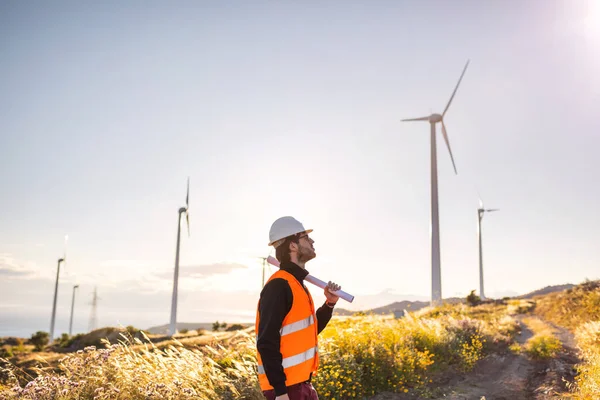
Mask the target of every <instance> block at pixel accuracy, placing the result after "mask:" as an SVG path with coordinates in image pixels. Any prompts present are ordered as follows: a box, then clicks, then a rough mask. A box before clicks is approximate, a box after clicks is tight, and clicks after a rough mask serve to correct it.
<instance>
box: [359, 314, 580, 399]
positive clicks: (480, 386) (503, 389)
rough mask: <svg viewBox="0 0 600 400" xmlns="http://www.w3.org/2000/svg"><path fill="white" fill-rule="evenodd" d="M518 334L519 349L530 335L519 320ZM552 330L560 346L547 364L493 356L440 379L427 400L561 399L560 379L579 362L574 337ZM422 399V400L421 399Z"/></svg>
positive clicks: (568, 375) (515, 356)
mask: <svg viewBox="0 0 600 400" xmlns="http://www.w3.org/2000/svg"><path fill="white" fill-rule="evenodd" d="M519 324H520V326H521V332H520V333H519V335H518V336H517V338H516V341H517V343H519V344H520V345H521V346H523V345H524V344H525V342H527V340H528V339H529V338H531V337H532V336H533V331H532V330H531V329H530V328H529V327H528V326H527V325H526V324H525V323H524V322H523V320H522V318H519ZM554 328H555V331H556V332H555V334H556V336H557V337H558V338H559V339H560V340H561V341H562V343H563V346H564V347H563V350H562V351H561V352H560V354H559V355H558V356H557V357H556V358H554V359H551V360H549V361H534V360H532V359H531V358H530V357H528V356H527V355H526V354H524V353H520V354H515V353H513V352H509V351H507V352H506V353H504V354H492V355H490V356H488V357H486V358H485V359H483V360H481V361H480V362H479V363H477V365H476V366H475V368H474V370H473V371H472V372H470V373H468V374H465V375H457V374H454V375H453V376H447V377H441V378H440V379H439V381H438V382H436V388H435V389H434V390H432V392H433V393H435V394H432V395H431V396H429V397H427V398H429V399H449V400H481V399H485V400H550V399H558V398H561V397H559V396H558V393H561V392H564V391H566V385H565V382H564V381H563V379H562V378H563V377H564V378H565V379H567V381H572V380H573V377H574V375H575V371H574V370H573V366H574V364H576V363H578V362H579V359H578V358H577V351H576V350H575V347H574V340H573V335H572V334H571V333H570V332H569V331H568V330H566V329H561V328H558V327H554ZM416 398H417V397H414V396H407V395H401V394H394V393H383V394H380V395H378V396H376V397H374V398H372V399H371V400H414V399H416ZM420 398H424V397H420Z"/></svg>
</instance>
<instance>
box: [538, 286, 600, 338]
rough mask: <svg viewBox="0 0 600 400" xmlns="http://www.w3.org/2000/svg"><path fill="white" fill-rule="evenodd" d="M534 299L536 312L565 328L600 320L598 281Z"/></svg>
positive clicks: (599, 288) (574, 327) (599, 287)
mask: <svg viewBox="0 0 600 400" xmlns="http://www.w3.org/2000/svg"><path fill="white" fill-rule="evenodd" d="M536 300H537V305H536V308H535V312H536V314H539V315H540V316H542V317H543V318H544V319H546V320H548V321H551V322H554V323H555V324H557V325H561V326H564V327H566V328H570V329H573V330H574V329H577V328H578V327H579V326H580V325H581V324H584V323H587V322H590V321H600V281H587V282H585V283H582V284H581V285H578V286H575V287H574V288H572V289H568V290H565V291H562V292H558V293H552V294H549V295H546V296H543V297H539V298H537V299H536Z"/></svg>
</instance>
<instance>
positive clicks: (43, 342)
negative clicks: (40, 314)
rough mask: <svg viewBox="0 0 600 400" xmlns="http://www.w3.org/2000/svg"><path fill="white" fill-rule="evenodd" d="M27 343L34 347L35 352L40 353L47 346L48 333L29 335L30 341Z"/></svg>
mask: <svg viewBox="0 0 600 400" xmlns="http://www.w3.org/2000/svg"><path fill="white" fill-rule="evenodd" d="M29 341H30V342H31V344H33V345H34V346H35V350H36V351H42V350H44V347H46V346H47V345H48V342H49V341H50V335H49V334H48V332H42V331H37V332H36V333H34V334H33V335H31V339H30V340H29Z"/></svg>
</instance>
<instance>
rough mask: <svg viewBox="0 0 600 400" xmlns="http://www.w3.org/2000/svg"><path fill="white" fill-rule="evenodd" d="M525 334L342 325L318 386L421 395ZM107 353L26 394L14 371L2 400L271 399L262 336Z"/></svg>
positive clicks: (84, 358) (505, 320)
mask: <svg viewBox="0 0 600 400" xmlns="http://www.w3.org/2000/svg"><path fill="white" fill-rule="evenodd" d="M516 331H517V323H516V321H515V320H514V319H513V318H512V317H510V316H508V315H507V308H506V307H505V306H491V305H482V306H478V307H466V306H464V305H457V306H445V307H442V308H441V309H440V310H437V311H436V310H435V309H434V310H431V309H430V310H425V311H422V312H420V313H416V314H409V316H408V317H406V318H403V319H398V320H397V319H393V318H386V317H374V316H365V317H350V318H344V319H335V318H334V319H333V320H332V321H331V322H330V325H329V326H328V327H327V329H326V330H325V331H324V332H323V333H322V334H321V336H320V346H319V350H320V354H321V367H320V369H319V372H318V373H317V375H316V377H315V378H314V380H313V382H314V385H315V387H316V389H317V391H318V392H319V394H320V395H321V397H323V398H328V399H333V398H343V399H362V398H364V397H366V396H370V395H373V394H376V393H379V392H382V391H394V392H409V391H410V392H416V393H418V392H419V390H421V389H423V388H425V387H426V385H427V384H428V382H429V379H430V378H431V377H432V376H433V374H435V373H437V372H441V371H445V370H448V369H455V370H457V371H469V370H470V369H472V368H473V367H474V365H475V364H476V363H477V361H478V360H479V359H481V358H482V357H483V356H484V355H485V354H486V353H488V352H490V351H493V349H495V348H496V347H495V346H498V345H500V344H505V345H507V344H509V343H510V342H511V337H512V336H513V335H514V333H515V332H516ZM182 341H184V340H182ZM105 344H106V345H107V348H106V349H95V348H93V347H89V348H86V349H85V350H83V351H79V352H77V353H73V354H70V355H67V356H66V357H64V358H63V359H62V360H61V361H60V363H59V364H58V369H57V370H53V369H45V370H41V369H40V370H39V371H37V372H38V374H39V375H38V376H37V377H36V378H35V379H33V380H31V381H30V382H29V383H27V384H26V385H19V384H18V382H17V380H16V377H15V375H16V373H17V372H18V371H15V370H14V368H12V367H10V366H8V367H6V368H5V369H4V375H5V377H4V380H3V381H4V386H1V385H0V399H9V400H13V399H36V400H38V399H39V400H46V399H48V400H49V399H57V400H65V399H159V398H160V399H185V398H190V399H191V398H194V399H211V400H212V399H249V400H254V399H257V400H258V399H262V394H261V392H260V390H259V387H258V383H257V378H256V355H255V354H256V353H255V342H254V336H253V332H241V331H240V332H237V333H235V334H233V336H230V337H229V338H228V339H226V340H224V341H221V342H220V343H218V344H213V345H205V346H199V345H198V344H197V343H196V344H192V343H191V340H190V342H189V343H185V344H184V343H182V342H171V344H170V345H167V346H165V347H162V346H161V348H159V347H158V346H157V345H155V344H152V343H142V342H141V341H140V340H139V339H134V340H131V339H130V340H123V341H122V342H121V343H119V344H112V345H111V344H110V343H108V342H105ZM161 345H163V343H161ZM0 381H1V380H0Z"/></svg>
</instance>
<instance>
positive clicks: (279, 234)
mask: <svg viewBox="0 0 600 400" xmlns="http://www.w3.org/2000/svg"><path fill="white" fill-rule="evenodd" d="M312 231H313V230H312V229H304V226H303V225H302V224H301V223H300V222H299V221H298V220H296V219H295V218H294V217H281V218H279V219H277V220H276V221H275V222H273V225H271V230H270V231H269V246H274V247H277V246H279V245H281V244H282V243H283V239H285V238H286V237H288V236H292V235H295V234H297V233H302V232H306V233H310V232H312Z"/></svg>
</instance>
